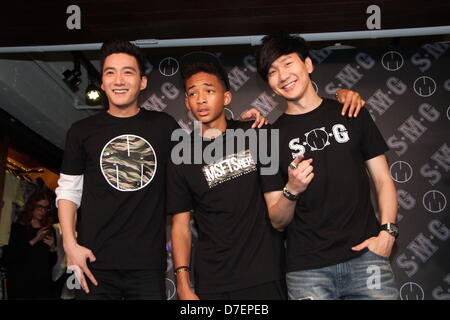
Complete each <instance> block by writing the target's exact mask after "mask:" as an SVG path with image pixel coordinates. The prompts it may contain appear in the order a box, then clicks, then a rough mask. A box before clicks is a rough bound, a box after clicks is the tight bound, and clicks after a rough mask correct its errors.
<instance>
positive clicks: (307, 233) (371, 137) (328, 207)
mask: <svg viewBox="0 0 450 320" xmlns="http://www.w3.org/2000/svg"><path fill="white" fill-rule="evenodd" d="M271 127H272V129H279V133H280V141H279V147H280V170H279V173H278V174H276V175H272V176H262V181H263V190H264V192H270V191H275V190H282V189H283V187H284V186H285V185H286V183H287V181H288V175H287V171H288V166H289V163H290V162H292V160H293V159H294V158H295V157H296V156H297V155H299V154H303V155H304V159H305V160H306V159H310V158H312V159H313V162H312V166H313V168H314V178H313V180H312V181H311V183H310V184H309V186H308V188H307V189H306V191H305V192H303V193H302V194H301V195H300V198H299V199H298V201H297V204H296V207H295V215H294V218H293V220H292V222H291V223H290V224H289V225H288V227H287V271H288V272H289V271H297V270H305V269H313V268H321V267H325V266H329V265H334V264H337V263H340V262H343V261H346V260H349V259H351V258H354V257H356V256H358V255H360V254H361V253H362V252H356V251H352V250H351V248H352V247H353V246H355V245H357V244H359V243H361V242H362V241H364V240H366V239H368V238H370V237H373V236H376V235H377V234H378V225H379V224H378V221H377V219H376V216H375V212H374V209H373V207H372V204H371V199H370V185H369V176H368V173H367V171H366V166H365V161H367V160H369V159H372V158H374V157H376V156H378V155H381V154H383V153H384V152H386V151H387V150H388V148H387V145H386V143H385V142H384V139H383V137H382V136H381V134H380V132H379V130H378V128H377V127H376V125H375V123H374V122H373V120H372V118H371V117H370V115H369V113H368V112H367V111H366V110H365V109H362V110H361V112H360V114H359V116H358V117H357V118H348V117H344V116H342V115H341V105H340V104H338V103H337V102H335V101H332V100H328V99H324V100H323V102H322V104H321V105H320V106H319V107H317V108H316V109H314V110H312V111H311V112H308V113H306V114H300V115H288V114H283V115H281V116H280V118H279V119H278V120H277V121H276V122H275V123H274V124H273V125H272V126H271ZM272 143H273V142H272Z"/></svg>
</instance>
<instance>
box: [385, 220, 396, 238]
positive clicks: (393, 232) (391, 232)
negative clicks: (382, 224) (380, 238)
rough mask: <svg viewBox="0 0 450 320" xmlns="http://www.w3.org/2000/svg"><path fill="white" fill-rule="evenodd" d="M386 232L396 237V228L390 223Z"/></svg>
mask: <svg viewBox="0 0 450 320" xmlns="http://www.w3.org/2000/svg"><path fill="white" fill-rule="evenodd" d="M387 230H388V232H389V233H390V234H392V235H393V236H395V237H396V236H397V235H398V226H397V225H395V224H392V223H391V224H389V225H388V229H387Z"/></svg>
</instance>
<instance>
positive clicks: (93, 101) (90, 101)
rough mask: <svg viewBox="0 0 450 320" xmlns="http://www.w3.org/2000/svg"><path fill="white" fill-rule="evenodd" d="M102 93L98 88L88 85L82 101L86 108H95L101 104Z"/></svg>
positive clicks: (91, 84)
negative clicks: (84, 102)
mask: <svg viewBox="0 0 450 320" xmlns="http://www.w3.org/2000/svg"><path fill="white" fill-rule="evenodd" d="M102 97H103V93H102V90H100V88H99V87H98V86H96V85H95V84H93V83H90V84H89V85H88V86H87V88H86V91H85V92H84V99H85V100H86V104H87V105H88V106H97V105H100V104H102Z"/></svg>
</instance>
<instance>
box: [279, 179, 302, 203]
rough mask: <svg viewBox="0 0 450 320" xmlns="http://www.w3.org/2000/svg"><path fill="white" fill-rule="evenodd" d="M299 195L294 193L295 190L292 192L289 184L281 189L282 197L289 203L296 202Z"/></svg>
mask: <svg viewBox="0 0 450 320" xmlns="http://www.w3.org/2000/svg"><path fill="white" fill-rule="evenodd" d="M299 195H300V192H296V191H295V190H292V188H291V187H290V186H289V183H288V184H286V186H285V187H284V188H283V196H284V197H285V198H287V199H288V200H291V201H297V199H298V197H299Z"/></svg>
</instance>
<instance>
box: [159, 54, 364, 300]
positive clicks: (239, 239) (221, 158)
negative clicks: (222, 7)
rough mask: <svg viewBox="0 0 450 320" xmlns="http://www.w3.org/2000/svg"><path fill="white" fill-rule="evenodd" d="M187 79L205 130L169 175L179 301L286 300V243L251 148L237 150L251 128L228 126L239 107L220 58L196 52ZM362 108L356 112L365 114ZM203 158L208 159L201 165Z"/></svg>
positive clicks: (189, 58)
mask: <svg viewBox="0 0 450 320" xmlns="http://www.w3.org/2000/svg"><path fill="white" fill-rule="evenodd" d="M181 75H182V78H183V80H184V87H185V91H186V100H185V101H186V106H187V108H188V109H189V110H190V111H191V112H192V114H193V115H194V117H195V118H196V119H198V121H200V122H201V130H200V132H198V131H196V130H194V132H193V133H192V134H191V135H190V140H189V141H187V143H186V144H187V145H185V148H184V149H183V150H184V151H185V152H188V153H189V152H191V151H192V150H193V152H191V154H190V155H188V156H187V161H185V162H182V161H178V160H177V159H175V158H174V154H172V157H171V159H172V162H171V163H170V164H169V168H168V182H167V199H168V200H167V206H168V212H169V213H170V214H172V215H173V217H172V247H173V258H174V270H175V276H176V279H177V292H178V296H179V298H180V299H183V300H184V299H199V298H200V299H214V300H216V299H226V300H229V299H285V298H286V292H285V283H284V272H283V269H282V261H283V260H284V259H283V256H284V254H283V251H284V248H283V244H282V235H281V233H278V232H277V231H276V230H275V229H274V228H272V226H271V222H270V220H269V216H268V212H267V207H266V205H265V201H264V197H263V194H262V190H261V185H260V178H259V164H258V160H255V157H252V150H251V146H250V144H251V142H250V141H249V140H245V143H243V144H241V145H239V143H237V140H238V139H237V136H238V134H239V133H238V131H239V129H243V130H247V129H249V128H250V125H249V124H248V123H242V122H236V121H227V120H226V118H225V114H224V107H225V105H228V104H230V103H231V99H232V97H231V92H230V89H229V84H228V76H227V73H226V72H225V70H224V69H223V67H222V66H221V64H220V62H219V61H218V59H217V58H216V57H215V56H214V55H212V54H209V53H205V52H196V53H191V54H188V55H186V56H185V57H184V58H183V59H182V62H181ZM352 94H353V93H351V94H350V95H352ZM356 100H357V101H355V103H354V104H353V105H352V110H353V109H354V108H355V107H356V106H358V105H359V106H361V101H360V99H356ZM246 132H247V131H246ZM241 134H243V135H244V131H241ZM255 137H256V135H255ZM196 139H197V141H196ZM196 143H198V145H200V148H199V149H196V146H195V145H196ZM230 145H231V146H232V147H231V148H228V146H230ZM258 145H259V144H258ZM175 149H178V148H174V150H175ZM187 150H188V151H187ZM212 150H215V151H217V152H213V151H212ZM220 151H222V152H220ZM196 152H197V153H198V154H196ZM208 154H210V155H211V159H209V160H207V159H205V157H206V155H208ZM198 155H200V156H201V159H200V161H198V162H196V161H195V158H196V156H198ZM253 155H254V154H253ZM185 156H186V155H184V154H183V155H180V157H183V158H184V159H186V158H185ZM176 162H178V164H176ZM192 212H193V213H192ZM192 215H193V217H194V220H195V223H196V226H197V230H198V240H197V242H196V252H195V258H194V260H195V264H194V265H195V276H194V280H195V289H196V290H195V293H194V292H193V290H192V289H191V285H190V277H189V272H190V256H191V244H192V234H191V229H190V219H191V216H192Z"/></svg>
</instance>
